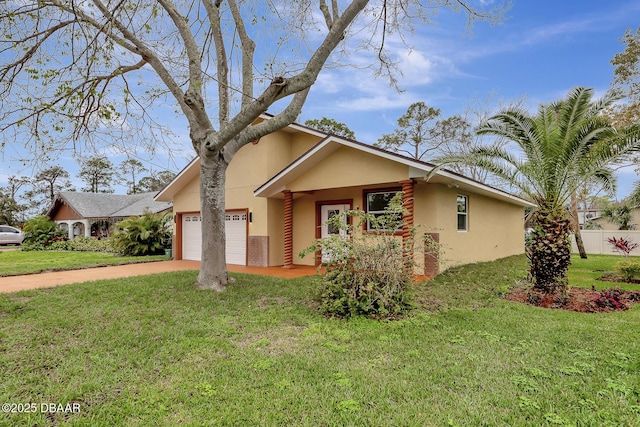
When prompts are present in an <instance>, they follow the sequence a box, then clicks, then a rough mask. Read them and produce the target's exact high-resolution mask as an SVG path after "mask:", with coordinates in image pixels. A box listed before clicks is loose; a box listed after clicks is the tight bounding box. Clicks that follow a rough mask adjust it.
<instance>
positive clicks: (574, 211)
mask: <svg viewBox="0 0 640 427" xmlns="http://www.w3.org/2000/svg"><path fill="white" fill-rule="evenodd" d="M571 217H572V218H571V227H572V228H573V234H574V236H575V238H576V246H577V247H578V252H579V253H580V258H582V259H587V251H586V250H585V249H584V242H583V241H582V234H581V233H580V221H579V220H578V198H577V197H576V193H575V192H573V193H571Z"/></svg>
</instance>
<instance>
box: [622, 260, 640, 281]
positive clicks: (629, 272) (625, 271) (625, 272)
mask: <svg viewBox="0 0 640 427" xmlns="http://www.w3.org/2000/svg"><path fill="white" fill-rule="evenodd" d="M616 271H618V273H619V274H620V275H621V276H622V278H623V279H624V280H625V282H631V281H632V280H633V279H635V278H636V277H640V262H638V261H628V260H625V261H620V262H618V263H616Z"/></svg>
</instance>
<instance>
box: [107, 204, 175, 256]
mask: <svg viewBox="0 0 640 427" xmlns="http://www.w3.org/2000/svg"><path fill="white" fill-rule="evenodd" d="M171 218H172V217H171V214H166V215H164V216H158V215H154V214H152V213H150V212H147V213H145V214H143V215H142V216H140V217H131V218H129V219H126V220H124V221H122V222H121V223H120V224H118V228H119V229H120V231H118V232H117V233H116V234H115V235H114V236H113V245H114V249H115V250H117V251H118V252H119V253H121V254H122V255H134V256H142V255H160V254H163V253H164V250H165V248H167V247H169V245H170V242H171V231H170V230H169V227H168V222H169V221H170V220H171Z"/></svg>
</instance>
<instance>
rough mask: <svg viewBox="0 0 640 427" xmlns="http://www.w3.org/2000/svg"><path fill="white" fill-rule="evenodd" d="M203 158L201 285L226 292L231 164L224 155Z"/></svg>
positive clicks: (201, 181)
mask: <svg viewBox="0 0 640 427" xmlns="http://www.w3.org/2000/svg"><path fill="white" fill-rule="evenodd" d="M202 151H203V153H202V154H203V155H201V156H200V214H201V215H202V222H201V226H202V257H201V264H200V274H199V275H198V283H197V286H198V288H200V289H210V290H215V291H218V292H221V291H224V290H225V286H226V285H227V283H228V282H229V276H228V274H227V265H226V260H225V242H226V237H225V200H224V196H225V173H226V171H227V166H228V162H227V160H226V159H225V158H224V156H223V155H222V153H221V152H217V153H208V152H207V150H202Z"/></svg>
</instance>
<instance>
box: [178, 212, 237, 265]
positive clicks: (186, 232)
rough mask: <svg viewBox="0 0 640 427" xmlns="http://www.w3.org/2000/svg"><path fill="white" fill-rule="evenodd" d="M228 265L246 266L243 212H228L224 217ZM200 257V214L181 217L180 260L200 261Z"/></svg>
mask: <svg viewBox="0 0 640 427" xmlns="http://www.w3.org/2000/svg"><path fill="white" fill-rule="evenodd" d="M225 233H226V245H225V253H226V258H227V263H228V264H238V265H246V259H247V255H246V254H247V214H246V212H245V211H230V212H227V214H226V215H225ZM201 256H202V217H201V216H200V214H189V215H183V217H182V259H187V260H195V261H200V258H201Z"/></svg>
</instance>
